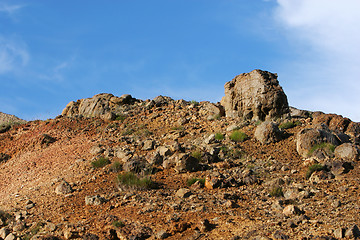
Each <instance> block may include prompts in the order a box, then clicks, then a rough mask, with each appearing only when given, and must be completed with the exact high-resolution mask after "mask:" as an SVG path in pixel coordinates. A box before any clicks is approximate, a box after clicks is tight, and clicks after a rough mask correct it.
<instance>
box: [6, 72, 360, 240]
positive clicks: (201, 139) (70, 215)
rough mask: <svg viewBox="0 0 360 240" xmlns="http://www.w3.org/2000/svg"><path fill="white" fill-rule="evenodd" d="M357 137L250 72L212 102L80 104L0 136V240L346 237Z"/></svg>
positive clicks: (350, 125) (127, 99) (355, 234)
mask: <svg viewBox="0 0 360 240" xmlns="http://www.w3.org/2000/svg"><path fill="white" fill-rule="evenodd" d="M359 137H360V124H359V123H357V122H353V121H351V120H350V119H348V118H344V117H342V116H340V115H336V114H324V113H321V112H310V111H305V110H299V109H296V108H294V107H289V106H288V102H287V97H286V95H285V93H284V92H283V90H282V88H281V87H280V85H279V82H278V80H277V75H276V74H272V73H269V72H265V71H261V70H254V71H252V72H250V73H245V74H241V75H239V76H237V77H235V78H234V79H233V80H232V81H230V82H228V83H226V84H225V96H224V98H223V99H222V100H221V102H220V103H211V102H206V101H204V102H195V101H185V100H174V99H171V98H170V97H166V96H158V97H156V98H154V99H152V100H139V99H136V98H133V97H132V96H131V95H128V94H127V95H122V96H120V97H117V96H115V95H113V94H105V93H103V94H98V95H95V96H93V97H92V98H87V99H80V100H77V101H73V102H70V103H69V104H68V105H67V106H66V107H65V108H64V110H63V111H62V114H61V115H59V116H58V117H56V118H55V119H48V120H45V121H40V120H37V121H30V122H24V123H19V124H13V125H11V126H8V127H7V128H6V129H5V130H4V131H3V132H1V133H0V140H1V141H0V183H1V184H0V239H5V240H9V239H24V240H25V239H32V240H35V239H43V240H45V239H47V240H50V239H87V240H90V239H91V240H93V239H94V240H96V239H109V240H110V239H111V240H112V239H114V240H115V239H194V240H195V239H232V240H235V239H356V238H359V237H360V231H359V228H358V226H359V223H360V217H359V209H360V199H359V184H360V168H359V166H360V164H359V156H360V150H359Z"/></svg>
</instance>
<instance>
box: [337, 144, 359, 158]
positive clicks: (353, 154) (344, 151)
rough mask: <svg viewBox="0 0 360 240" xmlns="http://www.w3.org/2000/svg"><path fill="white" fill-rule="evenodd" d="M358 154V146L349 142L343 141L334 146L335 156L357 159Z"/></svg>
mask: <svg viewBox="0 0 360 240" xmlns="http://www.w3.org/2000/svg"><path fill="white" fill-rule="evenodd" d="M359 155H360V150H359V148H358V147H357V146H355V145H352V144H351V143H344V144H341V145H340V146H338V147H336V148H335V157H336V158H340V159H343V160H345V161H357V160H359Z"/></svg>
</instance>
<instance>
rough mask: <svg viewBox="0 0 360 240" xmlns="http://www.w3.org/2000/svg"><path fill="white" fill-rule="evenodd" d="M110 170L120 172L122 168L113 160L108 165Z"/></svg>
mask: <svg viewBox="0 0 360 240" xmlns="http://www.w3.org/2000/svg"><path fill="white" fill-rule="evenodd" d="M110 170H111V171H113V172H120V171H121V170H122V164H121V163H120V162H113V164H111V166H110Z"/></svg>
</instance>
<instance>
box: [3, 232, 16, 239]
mask: <svg viewBox="0 0 360 240" xmlns="http://www.w3.org/2000/svg"><path fill="white" fill-rule="evenodd" d="M4 240H16V236H15V235H14V234H12V233H10V234H9V235H7V236H6V238H4Z"/></svg>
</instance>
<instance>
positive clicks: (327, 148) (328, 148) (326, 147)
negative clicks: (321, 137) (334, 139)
mask: <svg viewBox="0 0 360 240" xmlns="http://www.w3.org/2000/svg"><path fill="white" fill-rule="evenodd" d="M318 149H323V150H325V151H326V152H327V153H330V154H332V153H334V151H335V146H334V145H333V144H331V143H325V142H324V143H319V144H315V145H314V146H312V147H311V149H310V150H309V153H308V155H309V156H311V155H312V154H313V153H314V152H315V151H316V150H318Z"/></svg>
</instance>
